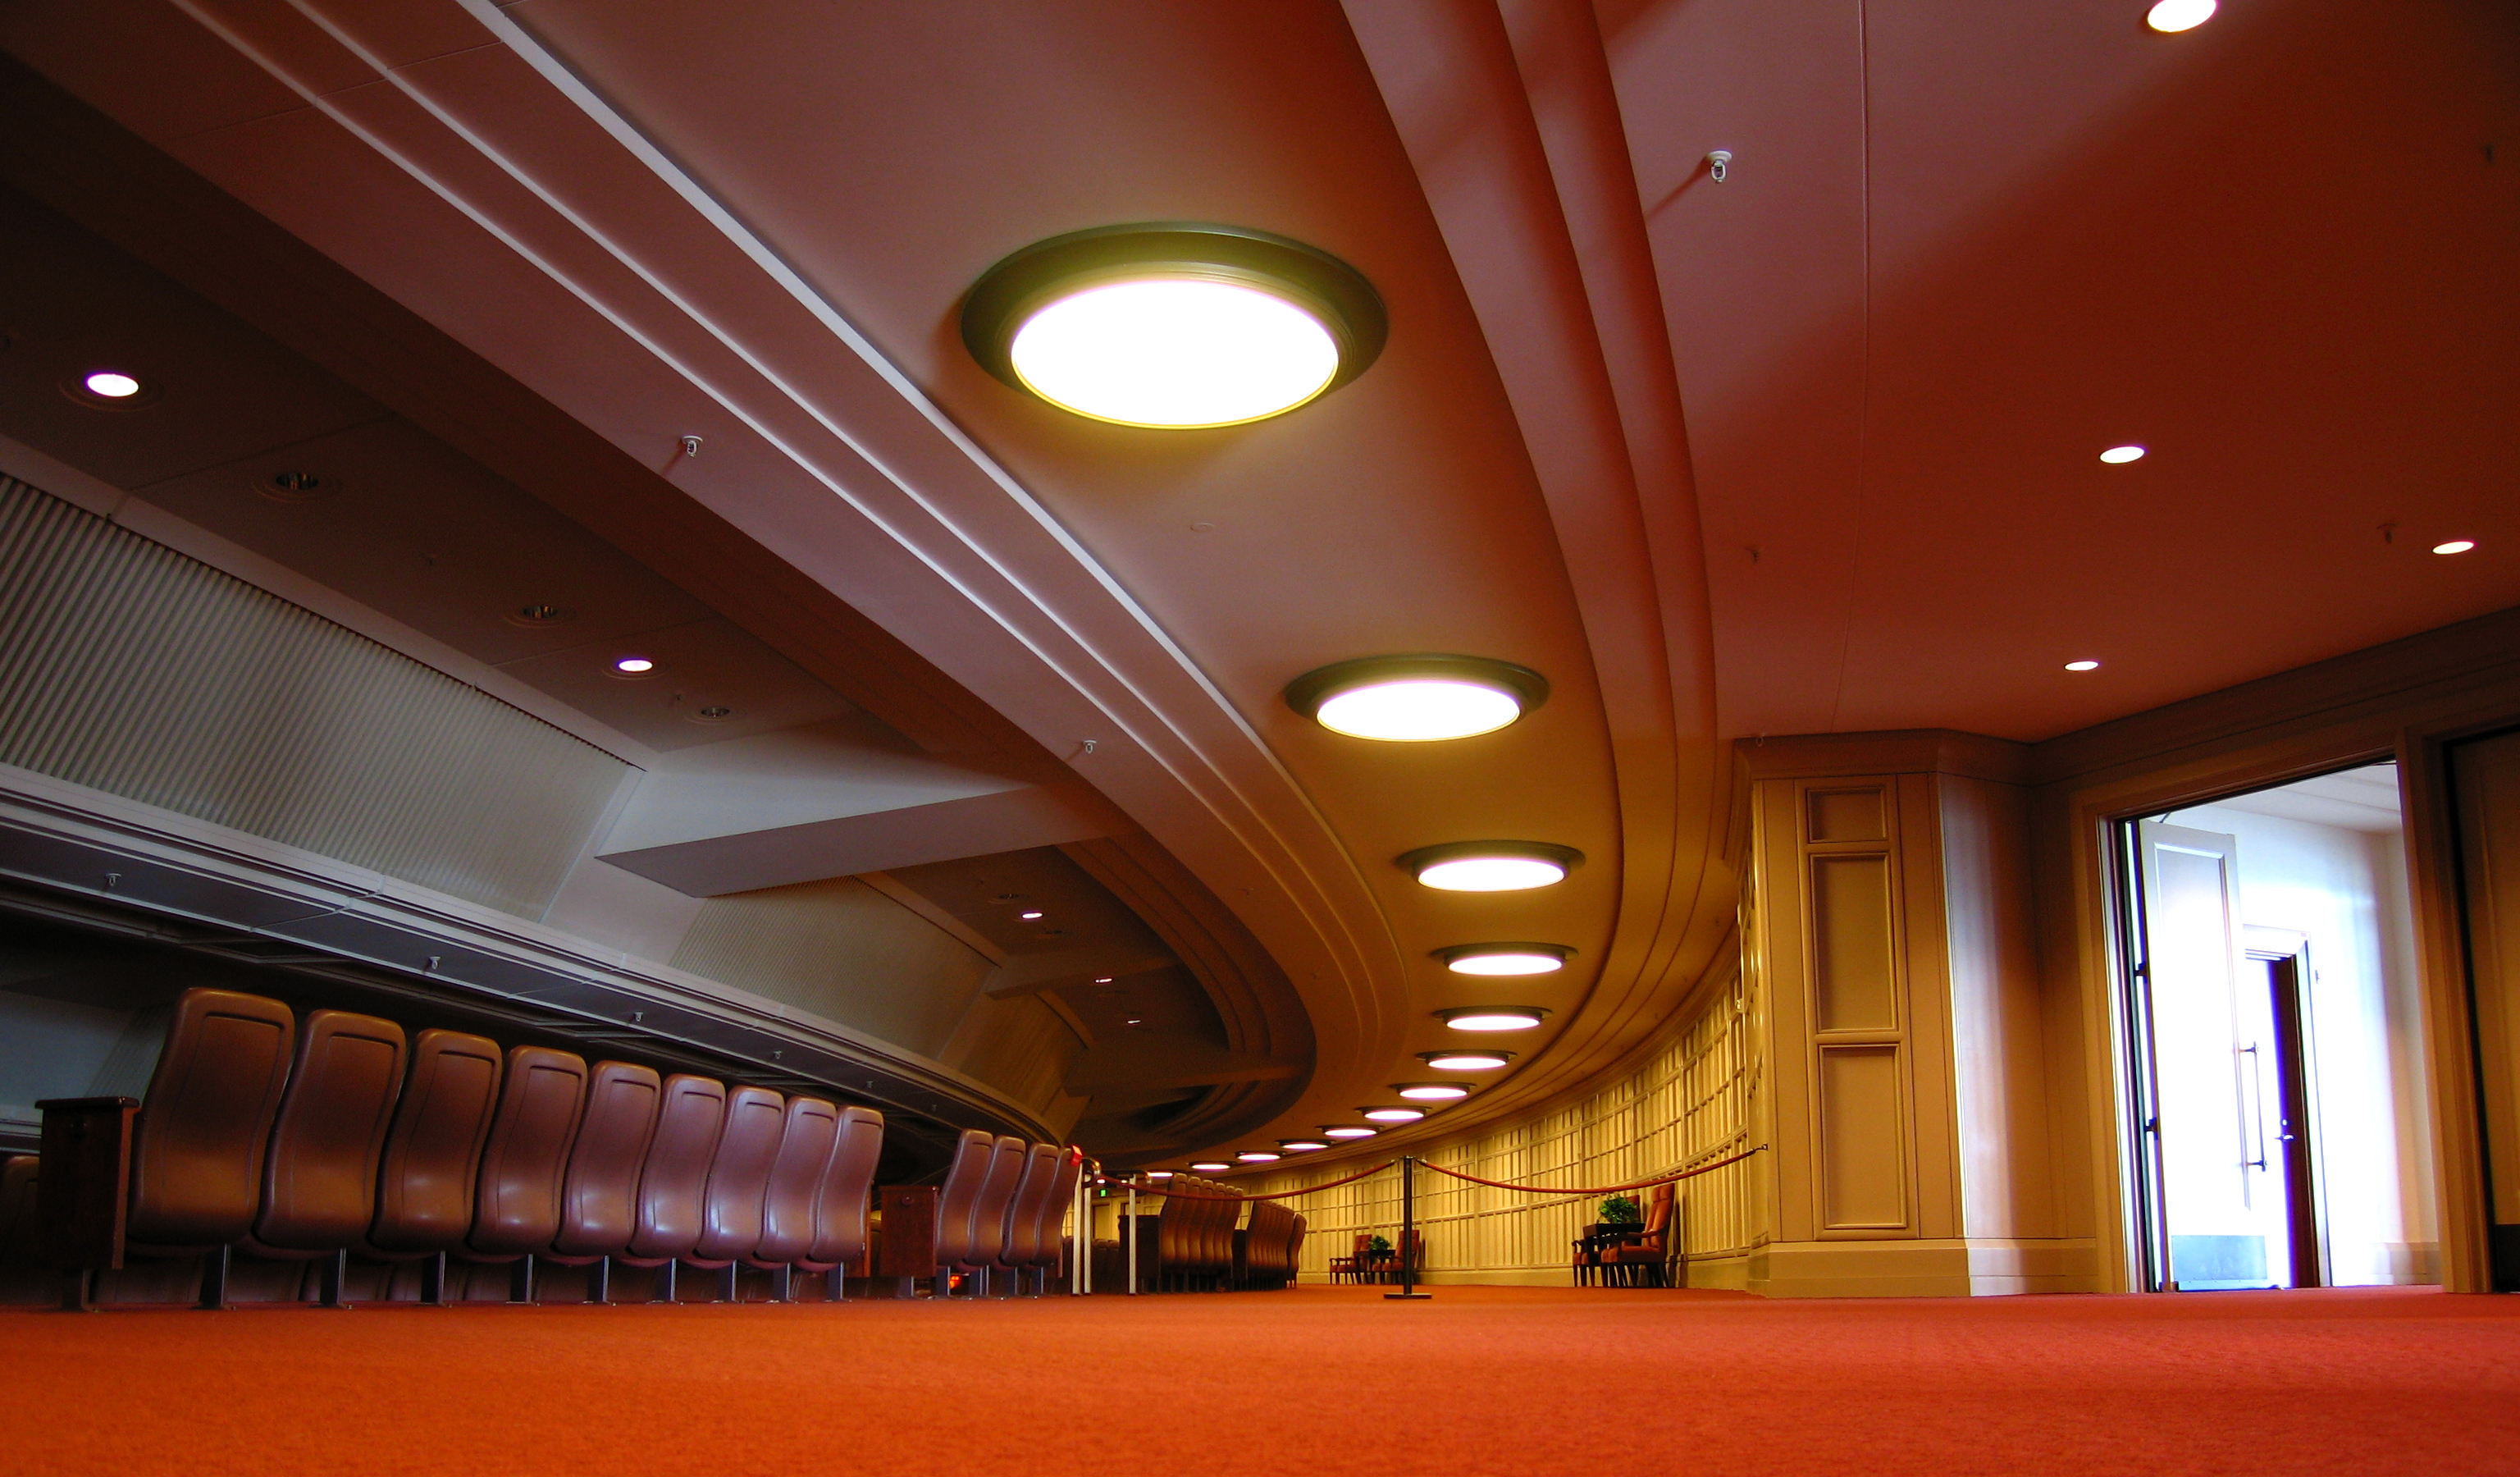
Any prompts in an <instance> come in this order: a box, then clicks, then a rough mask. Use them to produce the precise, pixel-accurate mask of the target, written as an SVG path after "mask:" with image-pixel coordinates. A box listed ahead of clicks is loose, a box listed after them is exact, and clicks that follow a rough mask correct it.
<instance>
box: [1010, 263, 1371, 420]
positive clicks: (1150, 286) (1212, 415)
mask: <svg viewBox="0 0 2520 1477" xmlns="http://www.w3.org/2000/svg"><path fill="white" fill-rule="evenodd" d="M1387 332H1388V324H1387V321H1386V319H1385V317H1384V314H1383V308H1382V300H1381V298H1380V297H1378V296H1377V295H1376V294H1375V293H1374V291H1373V284H1371V283H1369V282H1367V281H1366V280H1365V278H1364V277H1363V276H1362V275H1360V274H1359V273H1358V272H1357V270H1356V269H1355V268H1354V267H1351V266H1349V265H1348V264H1347V263H1346V262H1343V261H1341V260H1339V259H1338V258H1337V257H1335V256H1331V255H1329V254H1327V253H1323V252H1319V251H1316V250H1314V249H1313V248H1311V247H1308V246H1305V245H1304V244H1303V243H1301V242H1297V241H1289V240H1287V239H1286V238H1284V237H1282V236H1272V235H1270V234H1268V233H1267V232H1264V231H1249V230H1242V229H1238V228H1236V227H1231V226H1212V225H1191V224H1182V223H1169V222H1168V223H1158V224H1149V225H1130V226H1105V227H1102V228H1099V229H1096V230H1091V231H1079V232H1076V233H1075V234H1073V235H1068V236H1059V237H1055V238H1053V239H1051V240H1049V241H1045V242H1041V243H1038V244H1037V245H1034V246H1029V247H1026V248H1024V249H1023V250H1022V251H1020V252H1017V253H1015V254H1013V255H1012V256H1009V257H1007V258H1006V259H1005V260H1003V261H1001V262H999V263H998V264H997V265H995V266H993V267H991V268H989V270H988V271H987V272H986V273H985V274H983V275H982V277H981V278H980V280H979V282H978V283H977V284H976V285H975V286H974V287H973V288H972V289H971V292H970V296H969V297H968V298H967V299H966V300H965V302H964V307H963V343H964V345H965V346H966V347H967V348H969V349H970V351H971V356H972V357H973V358H975V359H977V360H979V362H980V364H981V366H982V367H983V368H985V369H987V370H988V371H989V373H991V374H993V375H996V376H997V377H998V378H999V379H1001V380H1004V381H1006V382H1007V383H1008V384H1010V385H1012V386H1015V387H1016V388H1017V389H1021V390H1025V391H1029V392H1032V393H1034V394H1037V395H1039V396H1041V397H1042V398H1043V399H1045V400H1048V401H1049V402H1051V403H1052V404H1054V405H1057V406H1058V407H1059V408H1061V409H1063V410H1070V411H1074V412H1075V413H1076V414H1078V415H1084V416H1091V417H1093V418H1094V419H1096V420H1100V421H1111V422H1115V423H1117V424H1120V425H1124V426H1145V427H1155V428H1171V429H1183V430H1187V429H1193V428H1197V427H1212V426H1235V425H1240V424H1242V423H1244V422H1247V421H1257V420H1265V419H1267V418H1269V417H1270V416H1274V415H1283V414H1285V413H1286V412H1287V411H1289V410H1292V409H1294V408H1296V407H1297V406H1299V405H1302V404H1305V403H1306V402H1308V401H1310V400H1312V399H1314V398H1316V397H1317V396H1319V395H1321V394H1322V393H1324V392H1327V391H1329V390H1333V389H1335V388H1337V387H1338V386H1340V385H1343V384H1346V383H1347V382H1348V381H1350V380H1352V379H1355V378H1356V377H1357V376H1358V375H1360V374H1363V373H1364V372H1365V370H1366V367H1367V366H1368V365H1370V364H1372V363H1373V359H1374V356H1375V355H1376V354H1378V353H1380V352H1381V351H1382V342H1383V338H1384V336H1385V334H1386V333H1387Z"/></svg>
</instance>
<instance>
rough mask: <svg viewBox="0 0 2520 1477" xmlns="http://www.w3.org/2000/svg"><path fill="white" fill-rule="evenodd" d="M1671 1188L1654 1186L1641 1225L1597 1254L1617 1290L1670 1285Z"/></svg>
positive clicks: (1662, 1185) (1673, 1239) (1671, 1240)
mask: <svg viewBox="0 0 2520 1477" xmlns="http://www.w3.org/2000/svg"><path fill="white" fill-rule="evenodd" d="M1672 1204H1673V1202H1672V1186H1671V1185H1670V1184H1667V1183H1666V1184H1657V1185H1655V1186H1654V1192H1653V1201H1652V1204H1651V1205H1650V1206H1649V1207H1648V1208H1647V1209H1646V1211H1645V1223H1644V1224H1643V1227H1641V1228H1640V1229H1639V1230H1638V1231H1637V1233H1636V1235H1634V1236H1633V1237H1631V1238H1629V1239H1627V1240H1623V1241H1621V1242H1620V1243H1619V1244H1617V1245H1616V1246H1612V1247H1609V1248H1608V1249H1606V1250H1604V1251H1603V1252H1602V1253H1601V1265H1602V1267H1603V1268H1605V1269H1607V1275H1608V1276H1609V1277H1610V1279H1611V1280H1612V1281H1613V1282H1615V1283H1617V1284H1618V1285H1619V1286H1621V1287H1668V1286H1670V1285H1671V1274H1670V1266H1671V1259H1672V1249H1673V1247H1674V1246H1675V1245H1676V1244H1677V1239H1676V1238H1675V1237H1674V1236H1673V1235H1672Z"/></svg>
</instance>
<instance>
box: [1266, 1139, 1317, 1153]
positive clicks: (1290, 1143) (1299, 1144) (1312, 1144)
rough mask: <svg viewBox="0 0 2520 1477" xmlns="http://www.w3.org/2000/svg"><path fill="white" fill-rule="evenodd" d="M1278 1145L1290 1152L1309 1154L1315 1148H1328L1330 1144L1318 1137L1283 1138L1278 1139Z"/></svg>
mask: <svg viewBox="0 0 2520 1477" xmlns="http://www.w3.org/2000/svg"><path fill="white" fill-rule="evenodd" d="M1278 1147H1280V1148H1282V1149H1283V1150H1285V1151H1286V1152H1287V1153H1289V1154H1309V1153H1311V1152H1312V1151H1313V1150H1315V1149H1327V1148H1328V1147H1329V1145H1328V1143H1325V1142H1324V1141H1322V1140H1321V1139H1318V1138H1281V1139H1279V1140H1278Z"/></svg>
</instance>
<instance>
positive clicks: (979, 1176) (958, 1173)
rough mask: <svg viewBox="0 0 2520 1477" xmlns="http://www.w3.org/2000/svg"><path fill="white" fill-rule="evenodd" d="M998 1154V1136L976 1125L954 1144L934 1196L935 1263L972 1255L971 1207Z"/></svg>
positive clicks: (941, 1264)
mask: <svg viewBox="0 0 2520 1477" xmlns="http://www.w3.org/2000/svg"><path fill="white" fill-rule="evenodd" d="M997 1157H998V1140H997V1139H996V1138H995V1137H994V1136H992V1135H990V1134H988V1133H986V1132H983V1131H980V1130H978V1129H965V1130H964V1131H963V1136H962V1137H961V1138H959V1139H957V1140H956V1141H955V1144H954V1163H953V1164H952V1165H951V1166H949V1167H948V1168H947V1169H946V1171H945V1188H944V1189H943V1190H942V1191H941V1192H939V1193H938V1195H937V1196H936V1265H937V1266H939V1267H960V1266H962V1265H964V1264H965V1263H967V1262H968V1261H969V1260H970V1259H971V1210H972V1207H974V1206H976V1205H977V1204H978V1203H979V1200H980V1191H981V1190H982V1189H984V1188H986V1187H987V1185H988V1182H989V1166H990V1165H991V1164H992V1163H994V1162H995V1161H996V1159H997Z"/></svg>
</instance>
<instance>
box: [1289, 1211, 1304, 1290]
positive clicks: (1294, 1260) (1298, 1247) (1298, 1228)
mask: <svg viewBox="0 0 2520 1477" xmlns="http://www.w3.org/2000/svg"><path fill="white" fill-rule="evenodd" d="M1303 1258H1304V1218H1303V1217H1301V1216H1297V1217H1296V1218H1295V1223H1294V1226H1293V1228H1292V1229H1290V1230H1288V1231H1287V1232H1286V1280H1287V1281H1289V1282H1291V1281H1293V1280H1295V1273H1296V1272H1298V1271H1300V1270H1302V1269H1303V1266H1304V1260H1303Z"/></svg>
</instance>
